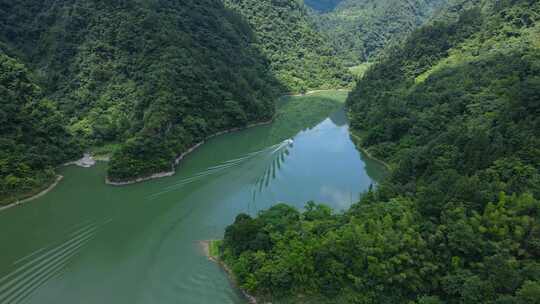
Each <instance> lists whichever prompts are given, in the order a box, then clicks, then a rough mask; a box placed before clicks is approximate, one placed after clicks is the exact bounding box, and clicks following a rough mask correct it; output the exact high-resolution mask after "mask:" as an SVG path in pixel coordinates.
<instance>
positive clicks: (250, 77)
mask: <svg viewBox="0 0 540 304" xmlns="http://www.w3.org/2000/svg"><path fill="white" fill-rule="evenodd" d="M0 14H2V20H5V21H4V22H5V24H6V26H5V27H3V28H2V33H1V36H2V37H4V39H5V41H6V42H7V43H6V44H7V45H9V47H10V49H12V50H16V51H17V52H19V53H21V58H25V59H26V60H27V61H28V62H29V64H28V66H30V67H32V69H34V70H35V71H36V73H35V74H36V75H37V76H38V80H39V81H40V82H41V83H42V86H43V89H44V91H45V93H46V95H47V96H49V97H50V98H51V99H52V100H54V101H55V104H57V105H58V107H59V109H60V110H61V111H62V112H63V113H64V114H65V116H66V117H69V123H68V126H69V129H70V131H71V133H73V134H74V135H75V136H76V137H77V138H81V139H83V143H84V144H85V146H90V145H100V144H103V143H107V142H120V143H123V144H122V145H121V146H120V149H119V150H118V151H117V152H116V153H115V154H114V155H113V157H112V159H111V163H110V168H109V176H110V178H111V179H112V180H125V179H131V178H133V177H141V176H147V175H151V174H153V173H157V172H161V171H170V170H171V166H172V163H173V160H174V158H175V157H176V156H177V155H178V154H179V153H181V152H182V151H185V150H186V149H187V148H189V147H190V146H192V145H193V144H195V143H196V142H198V141H200V140H202V139H203V138H204V137H205V136H207V135H210V134H213V133H215V132H217V131H220V130H224V129H228V128H233V127H241V126H245V125H246V124H248V123H249V122H258V121H265V120H268V119H270V118H271V117H272V115H273V113H274V106H273V102H274V100H275V98H276V96H277V95H278V92H281V91H283V90H284V89H282V88H281V86H280V85H279V84H278V82H277V81H276V80H275V79H274V77H273V76H272V75H271V73H270V72H269V71H268V61H267V60H266V59H265V58H264V56H262V55H261V54H260V52H259V51H258V50H257V49H256V48H255V47H254V46H253V44H254V34H253V32H252V30H251V28H250V26H249V24H247V23H246V22H245V21H243V17H241V16H239V15H238V14H237V13H235V12H234V11H231V10H229V9H227V8H225V7H224V6H223V3H222V2H221V1H219V0H204V1H194V0H186V1H166V0H146V1H135V0H127V1H82V0H69V1H32V0H25V1H18V2H17V3H6V4H4V5H3V6H2V10H1V11H0Z"/></svg>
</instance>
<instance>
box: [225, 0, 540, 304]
mask: <svg viewBox="0 0 540 304" xmlns="http://www.w3.org/2000/svg"><path fill="white" fill-rule="evenodd" d="M480 4H481V5H480V6H479V7H476V8H472V9H470V10H465V11H461V12H460V17H459V18H458V19H457V20H455V21H453V22H451V23H440V22H434V23H433V24H431V25H429V26H425V27H423V28H421V29H420V30H417V31H415V32H414V33H413V34H412V35H411V36H410V37H409V38H408V39H407V40H406V42H405V43H404V44H403V45H401V46H399V47H396V48H393V49H392V50H390V51H388V52H387V53H386V56H385V57H384V58H381V62H380V63H377V64H375V65H373V66H372V67H371V68H370V69H369V70H368V72H367V73H366V75H365V76H364V77H363V79H362V80H361V81H360V82H359V83H358V85H357V87H356V89H355V90H354V91H353V92H352V93H351V94H350V96H349V99H348V106H349V108H350V116H351V119H352V127H353V129H354V132H355V134H354V135H353V137H355V138H356V139H357V140H358V143H359V145H360V146H362V147H363V148H366V149H367V151H368V152H369V153H370V154H371V155H373V156H375V157H378V158H380V159H382V160H384V161H386V162H388V164H389V165H390V167H391V168H392V173H391V175H390V177H389V178H388V179H387V180H386V181H385V182H383V183H382V184H381V185H380V186H379V187H378V189H377V190H374V191H369V192H368V193H366V195H365V196H364V197H363V199H362V201H361V202H359V203H358V204H356V205H354V206H353V207H352V208H351V209H350V210H349V211H347V212H346V213H344V214H332V211H331V210H330V209H329V208H327V207H324V206H316V205H314V204H312V203H310V204H308V205H307V206H306V210H305V212H303V213H300V212H299V211H297V210H294V209H292V208H290V207H287V206H284V205H279V206H277V207H274V208H272V209H270V210H268V211H266V212H263V213H261V214H259V216H258V217H256V218H251V217H250V216H248V215H245V214H244V215H240V216H238V217H237V219H236V221H235V223H234V224H233V225H231V226H230V227H229V228H227V230H226V233H225V239H224V243H223V247H222V253H221V254H222V258H223V259H224V260H225V261H226V263H227V264H228V265H229V266H230V267H231V269H233V270H234V273H235V275H236V276H237V278H238V281H239V283H240V285H241V286H242V287H243V288H245V289H247V290H249V291H250V292H252V293H254V294H256V295H259V296H260V297H262V298H269V299H274V300H276V299H278V300H279V299H289V300H290V302H291V303H313V302H317V303H418V304H420V303H422V304H427V303H431V304H442V303H449V304H454V303H455V304H457V303H490V304H491V303H498V304H500V303H514V304H525V303H539V302H538V301H539V299H540V264H539V261H540V200H539V199H540V150H539V148H538V147H540V76H539V75H540V43H539V41H540V2H538V1H536V0H508V1H482V2H481V3H480ZM450 19H453V18H450ZM291 299H292V300H291ZM273 302H275V301H273Z"/></svg>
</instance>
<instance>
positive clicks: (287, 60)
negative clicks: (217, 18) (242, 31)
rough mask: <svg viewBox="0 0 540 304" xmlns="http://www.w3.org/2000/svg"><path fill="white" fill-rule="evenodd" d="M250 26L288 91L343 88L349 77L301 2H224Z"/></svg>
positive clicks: (255, 0)
mask: <svg viewBox="0 0 540 304" xmlns="http://www.w3.org/2000/svg"><path fill="white" fill-rule="evenodd" d="M224 2H225V4H226V5H227V6H228V7H230V8H232V9H234V10H235V11H237V12H239V13H240V14H241V15H242V16H244V17H245V18H246V20H247V21H248V22H249V23H250V24H251V26H252V27H253V28H254V31H255V33H256V41H257V43H256V45H257V47H258V48H259V49H260V50H261V52H262V53H263V54H264V55H266V57H267V58H268V59H269V60H270V65H271V68H272V71H273V72H274V74H275V75H276V77H277V78H278V79H279V80H280V81H281V82H282V83H283V84H285V85H286V86H287V87H288V89H289V90H290V91H293V92H301V91H306V90H309V89H325V88H326V89H328V88H339V87H345V86H347V85H348V84H349V82H350V80H351V76H350V75H349V74H348V72H347V71H346V69H345V68H344V66H343V64H342V62H341V60H340V58H339V57H337V56H336V50H335V49H334V48H333V47H332V46H331V45H330V44H329V43H328V41H327V39H326V37H324V36H323V35H321V34H320V33H318V32H317V31H316V30H315V29H314V26H313V24H312V21H311V19H310V18H309V16H308V13H307V11H306V8H305V7H304V5H303V3H302V2H301V1H296V0H295V1H292V0H224Z"/></svg>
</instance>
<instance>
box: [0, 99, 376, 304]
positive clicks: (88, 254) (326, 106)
mask: <svg viewBox="0 0 540 304" xmlns="http://www.w3.org/2000/svg"><path fill="white" fill-rule="evenodd" d="M346 94H347V93H346V92H323V93H316V94H313V95H309V96H305V97H289V98H285V99H284V100H282V101H280V106H279V110H278V113H277V115H276V119H275V122H274V123H272V124H270V125H265V126H259V127H254V128H251V129H246V130H243V131H239V132H235V133H229V134H225V135H222V136H218V137H215V138H212V139H211V140H209V141H208V142H207V143H205V144H204V145H202V146H201V147H200V148H199V149H197V150H196V151H195V152H193V153H192V154H190V155H188V156H187V157H186V158H185V159H184V160H183V161H182V162H181V164H180V165H179V167H178V168H177V173H176V175H174V176H172V177H169V178H163V179H157V180H152V181H148V182H144V183H140V184H135V185H130V186H126V187H113V186H108V185H106V184H105V183H104V180H105V174H106V167H107V164H106V163H104V162H98V164H97V165H96V166H95V167H92V168H79V167H75V166H70V167H65V168H62V169H60V170H59V174H61V175H63V176H64V179H63V180H62V181H61V182H60V184H59V185H58V186H57V187H56V188H54V190H53V191H51V192H50V193H48V194H47V195H45V196H43V197H41V198H38V199H36V200H35V201H32V202H30V203H27V204H24V205H22V206H17V207H14V208H10V209H7V210H5V211H3V212H1V213H0V243H1V244H2V248H1V250H0V256H1V258H0V303H39V304H49V303H50V304H61V303H66V304H68V303H69V304H73V303H81V304H82V303H92V304H95V303H115V304H124V303H125V304H128V303H129V304H132V303H160V304H168V303H182V304H191V303H193V304H201V303H203V304H204V303H211V304H214V303H215V304H218V303H245V300H244V299H243V298H242V296H241V295H240V294H239V293H238V291H237V290H236V289H235V288H234V286H232V285H231V283H230V282H229V279H228V277H227V275H226V274H225V273H224V272H223V271H222V270H221V269H220V267H219V266H218V265H216V264H214V263H212V262H210V261H209V260H208V259H207V258H206V257H205V256H204V254H203V253H202V250H201V246H200V244H199V241H201V240H208V239H217V238H221V237H222V236H223V233H224V230H225V227H226V226H227V225H229V224H231V223H232V222H233V221H234V218H235V217H236V216H237V215H238V214H239V213H242V212H244V213H249V214H251V215H255V214H256V213H257V212H258V211H260V210H263V209H267V208H269V207H270V206H272V205H274V204H276V203H279V202H286V203H288V204H291V205H293V206H296V207H298V208H302V207H303V206H304V205H305V203H306V202H307V201H310V200H313V201H315V202H317V203H324V204H327V205H328V206H331V207H332V208H334V209H335V210H336V211H339V210H345V209H347V208H348V207H349V206H350V205H351V203H354V202H356V201H357V200H358V199H359V197H360V195H361V193H363V192H364V191H366V190H367V189H369V187H370V186H371V185H375V184H376V183H377V182H378V181H380V180H381V179H382V178H383V176H384V173H385V172H384V166H383V165H381V164H379V163H378V162H376V161H374V160H370V159H369V158H367V157H366V156H365V155H363V154H362V153H361V152H360V151H359V150H358V149H357V148H356V147H355V145H354V144H353V142H352V140H351V138H350V135H349V129H348V122H347V116H346V114H345V112H344V110H343V101H344V99H345V97H346Z"/></svg>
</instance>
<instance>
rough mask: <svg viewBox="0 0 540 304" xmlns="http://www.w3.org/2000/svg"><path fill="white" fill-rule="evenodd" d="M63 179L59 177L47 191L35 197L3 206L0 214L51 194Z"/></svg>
mask: <svg viewBox="0 0 540 304" xmlns="http://www.w3.org/2000/svg"><path fill="white" fill-rule="evenodd" d="M63 178H64V177H63V176H62V175H57V176H56V179H55V180H54V182H53V183H52V184H50V185H49V186H48V187H47V188H46V189H44V190H42V191H41V192H39V193H37V194H35V195H32V196H30V197H27V198H25V199H23V200H17V201H16V202H15V203H11V204H9V205H5V206H1V207H0V212H2V211H4V210H7V209H10V208H13V207H15V206H20V205H23V204H26V203H28V202H31V201H33V200H35V199H38V198H40V197H42V196H44V195H45V194H47V193H49V192H51V190H53V189H54V188H55V187H56V186H57V185H58V184H59V183H60V181H61V180H62V179H63Z"/></svg>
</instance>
